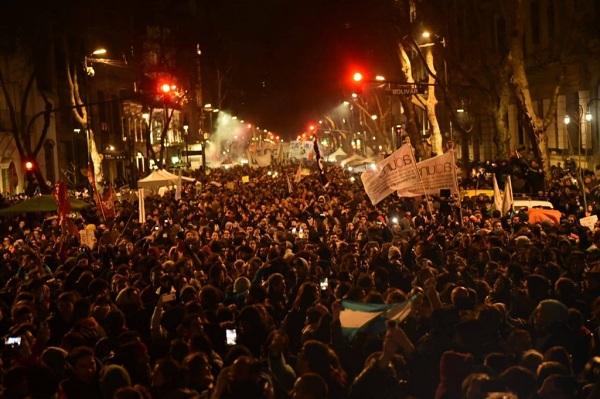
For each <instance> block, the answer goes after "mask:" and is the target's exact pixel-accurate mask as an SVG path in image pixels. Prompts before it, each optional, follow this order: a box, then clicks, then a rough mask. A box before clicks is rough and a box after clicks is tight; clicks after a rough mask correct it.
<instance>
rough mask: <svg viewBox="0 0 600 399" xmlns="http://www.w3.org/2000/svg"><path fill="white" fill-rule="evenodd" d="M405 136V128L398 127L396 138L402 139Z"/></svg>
mask: <svg viewBox="0 0 600 399" xmlns="http://www.w3.org/2000/svg"><path fill="white" fill-rule="evenodd" d="M403 134H404V126H402V125H396V136H397V137H401V136H402V135H403Z"/></svg>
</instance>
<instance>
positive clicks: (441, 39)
mask: <svg viewBox="0 0 600 399" xmlns="http://www.w3.org/2000/svg"><path fill="white" fill-rule="evenodd" d="M421 36H422V37H423V38H425V39H429V38H431V37H432V36H433V37H434V38H437V39H438V42H439V43H440V44H441V45H442V49H443V53H442V61H443V62H444V101H446V102H447V101H448V64H447V63H446V56H445V52H446V38H444V37H443V36H438V35H435V34H432V33H430V32H429V31H424V32H423V33H422V35H421ZM434 44H435V43H434V42H432V43H429V44H424V45H421V46H419V47H425V46H433V45H434ZM448 129H449V133H450V140H453V136H454V132H453V129H452V118H451V117H449V118H448Z"/></svg>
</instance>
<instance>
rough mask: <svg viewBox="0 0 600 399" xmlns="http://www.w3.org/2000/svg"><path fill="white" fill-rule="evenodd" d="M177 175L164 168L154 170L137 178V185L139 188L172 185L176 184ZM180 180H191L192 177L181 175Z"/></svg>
mask: <svg viewBox="0 0 600 399" xmlns="http://www.w3.org/2000/svg"><path fill="white" fill-rule="evenodd" d="M178 180H179V176H178V175H175V174H173V173H170V172H167V171H166V170H164V169H160V170H154V171H152V173H150V174H149V175H148V176H146V177H144V178H143V179H140V180H138V187H140V188H158V187H163V186H172V185H175V184H177V181H178ZM181 180H182V181H185V182H192V181H194V179H192V178H191V177H186V176H181Z"/></svg>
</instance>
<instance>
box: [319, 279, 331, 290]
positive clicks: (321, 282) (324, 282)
mask: <svg viewBox="0 0 600 399" xmlns="http://www.w3.org/2000/svg"><path fill="white" fill-rule="evenodd" d="M319 285H320V286H321V290H323V291H325V290H326V289H327V286H328V285H329V281H328V280H327V277H325V278H322V279H321V280H319Z"/></svg>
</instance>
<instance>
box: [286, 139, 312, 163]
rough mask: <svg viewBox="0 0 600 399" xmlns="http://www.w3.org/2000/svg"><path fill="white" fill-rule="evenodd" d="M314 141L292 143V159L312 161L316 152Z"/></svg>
mask: <svg viewBox="0 0 600 399" xmlns="http://www.w3.org/2000/svg"><path fill="white" fill-rule="evenodd" d="M313 147H314V146H313V142H312V141H292V142H290V159H310V158H311V156H310V154H311V153H313V152H314V149H313Z"/></svg>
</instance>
